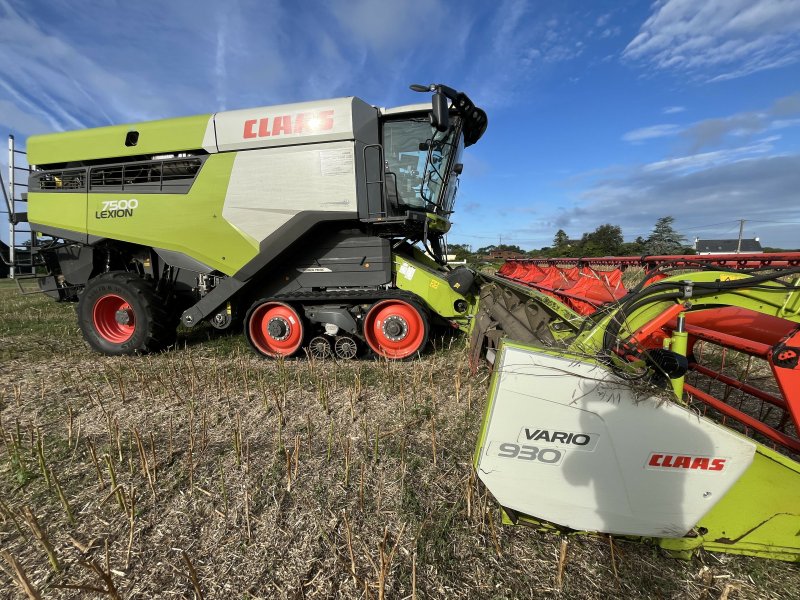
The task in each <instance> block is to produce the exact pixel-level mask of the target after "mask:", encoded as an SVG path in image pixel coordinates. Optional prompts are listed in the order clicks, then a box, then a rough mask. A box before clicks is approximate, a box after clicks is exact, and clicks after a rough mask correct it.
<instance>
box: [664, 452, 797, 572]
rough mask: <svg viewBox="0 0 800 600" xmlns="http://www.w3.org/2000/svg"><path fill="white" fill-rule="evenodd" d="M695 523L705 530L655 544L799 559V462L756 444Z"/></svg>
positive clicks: (677, 549) (684, 550) (686, 550)
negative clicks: (734, 479) (745, 464)
mask: <svg viewBox="0 0 800 600" xmlns="http://www.w3.org/2000/svg"><path fill="white" fill-rule="evenodd" d="M696 529H697V530H698V531H703V530H706V531H705V532H704V533H703V534H702V535H698V536H697V537H692V538H676V539H662V540H659V545H660V546H661V547H662V548H665V549H667V550H669V551H671V552H675V553H676V554H677V555H678V556H685V555H686V553H690V552H691V551H692V550H694V549H695V548H699V547H702V548H705V549H706V550H713V551H716V552H730V553H733V554H747V555H751V556H761V557H764V558H776V559H780V560H788V561H796V562H800V464H798V463H796V462H795V461H793V460H791V459H790V458H788V457H786V456H783V455H781V454H778V453H777V452H774V451H773V450H770V449H769V448H767V447H766V446H763V445H760V444H759V445H758V446H757V449H756V454H755V456H754V457H753V464H751V465H750V468H749V469H747V471H745V473H744V475H742V477H740V478H739V480H738V481H737V482H736V483H735V484H734V485H733V487H732V488H731V489H730V491H729V492H728V493H727V494H725V497H724V498H722V499H721V500H720V501H719V502H718V503H717V504H716V505H715V506H714V508H712V509H711V510H710V511H709V513H708V514H707V515H706V516H705V517H703V518H702V519H701V520H700V522H699V523H698V524H697V527H696Z"/></svg>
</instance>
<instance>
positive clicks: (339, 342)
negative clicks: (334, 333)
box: [333, 335, 358, 360]
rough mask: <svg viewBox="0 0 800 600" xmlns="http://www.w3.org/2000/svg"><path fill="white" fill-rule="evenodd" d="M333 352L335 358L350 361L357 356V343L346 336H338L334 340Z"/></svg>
mask: <svg viewBox="0 0 800 600" xmlns="http://www.w3.org/2000/svg"><path fill="white" fill-rule="evenodd" d="M333 351H334V353H335V354H336V358H341V359H343V360H351V359H353V358H355V357H356V354H358V342H356V340H355V339H353V338H351V337H350V336H348V335H340V336H338V337H337V338H336V342H335V343H334V345H333Z"/></svg>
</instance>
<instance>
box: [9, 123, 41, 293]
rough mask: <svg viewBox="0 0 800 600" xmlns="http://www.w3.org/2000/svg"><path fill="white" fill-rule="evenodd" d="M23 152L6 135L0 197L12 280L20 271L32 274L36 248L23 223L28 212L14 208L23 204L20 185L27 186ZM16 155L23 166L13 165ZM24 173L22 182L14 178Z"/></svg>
mask: <svg viewBox="0 0 800 600" xmlns="http://www.w3.org/2000/svg"><path fill="white" fill-rule="evenodd" d="M26 156H27V155H26V152H25V151H24V150H20V149H18V148H17V147H16V145H15V142H14V136H13V135H9V136H8V189H7V190H6V186H5V185H3V177H2V174H0V188H2V190H3V197H4V198H5V202H6V209H7V211H8V260H7V261H6V262H7V264H8V276H9V278H10V279H15V278H16V277H17V276H18V275H21V274H22V273H27V274H33V273H34V254H35V247H36V243H37V240H36V235H35V233H34V232H33V231H31V229H30V227H28V226H27V225H25V226H23V224H25V223H27V221H28V213H27V212H25V211H24V210H23V211H19V210H17V208H18V206H17V205H18V204H23V205H27V202H28V194H27V192H23V191H21V189H20V188H24V189H27V187H28V183H27V174H28V173H30V172H31V168H30V166H29V165H28V162H27V159H26ZM18 157H20V158H21V159H22V163H23V164H24V166H19V165H18V164H17V162H18ZM18 171H21V172H23V173H25V174H26V181H25V183H20V182H18V181H17V172H18ZM26 237H29V240H30V241H27V240H25V241H23V239H22V238H26Z"/></svg>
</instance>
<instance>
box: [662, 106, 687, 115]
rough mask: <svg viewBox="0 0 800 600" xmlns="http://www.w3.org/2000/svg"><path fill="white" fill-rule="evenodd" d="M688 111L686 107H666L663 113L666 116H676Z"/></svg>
mask: <svg viewBox="0 0 800 600" xmlns="http://www.w3.org/2000/svg"><path fill="white" fill-rule="evenodd" d="M685 110H686V107H685V106H665V107H664V109H663V110H662V111H661V112H662V114H665V115H675V114H678V113H682V112H683V111H685Z"/></svg>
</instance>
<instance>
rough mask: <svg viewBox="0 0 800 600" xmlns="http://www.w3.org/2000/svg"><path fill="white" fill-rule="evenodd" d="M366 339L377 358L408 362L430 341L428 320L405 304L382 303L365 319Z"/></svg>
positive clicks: (421, 313) (400, 302)
mask: <svg viewBox="0 0 800 600" xmlns="http://www.w3.org/2000/svg"><path fill="white" fill-rule="evenodd" d="M364 337H365V338H366V340H367V344H369V347H370V348H372V351H373V352H375V354H377V355H378V356H382V357H384V358H391V359H401V358H408V357H409V356H412V355H414V354H416V353H418V352H421V351H422V349H423V348H424V347H425V344H426V343H427V341H428V318H427V315H426V314H425V313H424V312H423V311H422V310H421V309H420V308H418V307H417V306H415V305H414V304H412V303H410V302H406V301H404V300H396V299H393V300H382V301H380V302H378V303H376V304H374V305H373V306H372V308H370V309H369V312H368V313H367V316H366V318H365V319H364Z"/></svg>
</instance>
